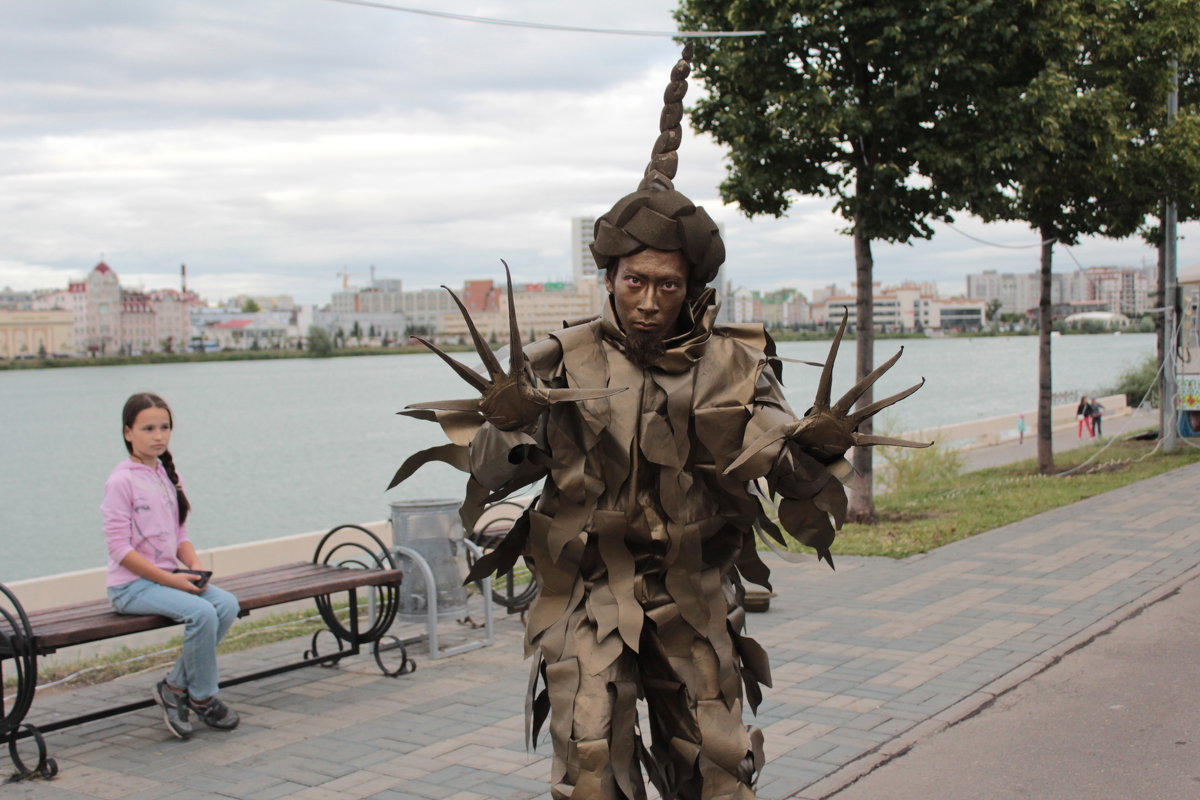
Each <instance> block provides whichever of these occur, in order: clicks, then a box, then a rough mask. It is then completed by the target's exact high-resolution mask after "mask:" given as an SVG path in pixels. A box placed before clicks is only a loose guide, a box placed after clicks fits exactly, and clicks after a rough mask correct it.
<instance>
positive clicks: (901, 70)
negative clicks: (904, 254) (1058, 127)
mask: <svg viewBox="0 0 1200 800" xmlns="http://www.w3.org/2000/svg"><path fill="white" fill-rule="evenodd" d="M1026 5H1027V4H1026V3H1025V2H1001V1H1000V0H921V2H917V0H893V1H892V2H888V3H877V2H873V0H740V2H735V3H730V2H727V1H726V0H681V3H680V8H679V10H678V11H677V12H676V17H677V19H678V20H679V22H680V24H681V27H683V28H685V29H688V30H702V29H710V30H730V29H734V30H737V29H742V30H747V29H753V30H765V31H767V33H766V34H765V35H763V36H757V37H747V38H722V39H697V40H695V55H696V59H695V61H696V72H697V74H698V76H699V78H700V79H701V80H702V81H703V83H704V85H705V87H706V89H707V90H708V93H707V96H706V97H704V98H701V99H700V100H699V101H698V103H697V105H696V108H695V111H694V113H693V115H692V124H693V126H694V127H695V128H696V129H697V130H699V131H702V132H705V133H709V134H711V135H712V136H713V137H714V138H715V139H716V140H717V141H718V142H720V143H721V144H724V145H726V146H728V147H729V164H728V167H727V175H726V178H725V180H724V182H723V183H722V184H721V195H722V197H723V198H724V199H725V200H726V201H729V202H736V203H737V204H738V205H739V207H740V208H741V210H742V212H743V213H745V214H747V215H748V216H754V215H757V214H772V215H774V216H781V215H783V214H784V213H786V211H787V209H788V207H789V205H790V204H791V202H792V199H793V197H794V196H795V194H797V193H799V194H802V195H822V196H828V197H832V198H834V199H835V204H834V209H835V210H836V211H837V212H838V213H839V214H841V215H842V217H843V218H845V219H846V220H847V221H848V223H849V228H848V229H847V231H846V232H848V233H850V235H851V236H852V237H853V241H854V259H855V275H856V278H857V281H856V282H857V287H858V288H857V292H858V295H857V302H856V310H857V318H858V330H857V359H856V369H855V373H856V377H858V378H861V377H863V376H865V375H867V374H868V373H869V372H870V371H871V370H872V368H873V366H874V352H873V351H874V338H875V337H874V319H873V314H872V312H873V302H872V300H873V298H872V284H873V268H874V262H873V257H872V253H871V244H872V242H874V241H878V240H882V241H887V242H910V241H912V240H913V239H922V238H929V237H930V236H932V234H933V230H932V228H931V227H930V224H929V221H930V220H931V219H949V218H950V213H951V212H952V211H954V210H956V209H960V208H963V207H964V206H966V205H967V204H968V203H970V202H971V201H972V200H973V199H976V198H978V197H979V196H980V195H983V194H986V193H987V192H989V191H991V190H992V188H993V185H992V184H991V183H990V182H988V181H987V180H986V179H981V178H980V176H981V175H984V176H986V172H983V171H981V170H979V169H978V165H981V164H986V163H987V162H988V160H989V159H990V152H989V147H990V145H991V143H990V142H988V141H986V140H985V139H984V138H983V137H981V136H980V135H979V129H980V120H979V119H978V117H979V116H980V114H981V110H982V109H986V108H987V107H988V103H989V101H990V97H991V96H992V95H993V94H994V93H995V92H996V91H997V90H998V89H999V88H1003V84H1004V82H1005V81H1010V80H1013V76H1014V75H1019V74H1020V72H1021V64H1020V63H1019V62H1018V61H1017V58H1018V54H1017V53H1016V48H1015V47H1014V42H1015V41H1016V40H1017V39H1018V37H1019V36H1020V35H1021V34H1020V30H1021V29H1020V25H1021V21H1022V14H1024V13H1025V12H1026V10H1027V9H1026V8H1025V6H1026ZM998 84H1000V85H999V86H998ZM943 178H944V179H943ZM872 400H873V397H872V393H871V392H870V391H868V392H867V393H866V394H865V395H864V396H863V397H862V398H861V400H860V401H859V403H860V406H861V405H866V404H868V403H870V402H872ZM870 424H871V423H870V421H867V422H865V423H864V424H863V425H862V426H861V428H860V429H861V430H862V431H863V432H864V433H866V432H869V431H870ZM853 461H854V465H855V467H856V469H857V471H858V473H859V475H860V479H859V481H858V483H857V485H856V487H855V492H854V505H853V506H852V508H851V515H852V516H853V517H857V518H859V519H863V518H871V517H873V516H874V500H873V497H872V491H873V489H872V461H871V451H870V449H869V448H855V450H854V453H853Z"/></svg>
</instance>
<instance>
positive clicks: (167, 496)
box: [100, 392, 238, 739]
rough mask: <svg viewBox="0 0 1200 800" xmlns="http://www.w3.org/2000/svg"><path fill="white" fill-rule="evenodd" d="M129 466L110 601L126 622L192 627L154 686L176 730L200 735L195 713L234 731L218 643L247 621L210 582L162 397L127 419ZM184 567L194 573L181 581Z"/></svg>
mask: <svg viewBox="0 0 1200 800" xmlns="http://www.w3.org/2000/svg"><path fill="white" fill-rule="evenodd" d="M121 423H122V433H123V435H124V438H125V449H126V450H127V451H129V459H128V460H126V461H122V462H121V463H120V464H118V465H117V466H116V468H115V469H114V470H113V471H112V474H111V475H109V476H108V482H107V483H105V485H104V502H103V503H101V505H100V511H101V513H102V514H103V515H104V536H105V539H106V540H107V543H108V597H109V600H111V601H112V604H113V607H114V608H115V609H116V610H117V611H119V612H120V613H122V614H160V615H162V616H164V617H169V618H170V619H173V620H175V621H176V622H182V623H183V624H184V629H183V652H182V653H181V654H180V656H179V660H178V661H177V662H176V663H175V667H174V669H172V670H171V673H170V674H169V675H167V677H166V679H165V680H161V681H159V682H158V684H157V685H156V686H155V687H154V691H153V696H154V701H155V702H156V703H158V704H159V705H160V706H162V709H163V719H164V721H165V722H166V724H167V729H168V730H169V731H170V732H171V733H172V734H173V735H174V736H177V737H178V738H180V739H187V738H188V737H190V736H191V735H192V724H191V722H190V720H189V717H190V716H191V713H192V712H195V714H196V715H197V716H198V717H199V718H200V719H201V720H202V721H203V722H204V723H205V724H207V725H208V726H209V727H212V728H216V729H218V730H233V729H234V728H236V727H237V724H238V715H237V712H235V711H234V710H233V709H231V708H229V706H227V705H225V704H224V703H223V702H221V700H220V699H218V698H217V643H218V642H220V641H221V638H222V637H223V636H224V635H225V632H226V631H228V630H229V626H230V625H232V624H233V621H234V620H235V619H236V618H237V613H238V601H237V598H236V597H234V596H233V595H232V594H230V593H229V592H227V591H225V590H224V589H219V588H217V587H216V586H212V585H210V584H208V583H207V578H208V574H207V573H206V574H200V573H202V572H203V570H202V569H201V566H202V565H201V563H200V559H199V558H198V557H197V555H196V548H195V547H193V546H192V543H191V541H190V540H189V539H188V534H187V526H186V525H185V524H184V523H185V521H186V520H187V515H188V510H189V508H190V504H189V503H188V499H187V495H185V494H184V493H183V483H182V481H181V480H180V479H179V473H178V472H176V470H175V461H174V459H173V458H172V457H171V451H170V450H168V449H167V445H168V444H169V443H170V441H171V429H172V427H173V420H172V418H171V409H170V408H169V407H168V406H167V404H166V402H165V401H163V399H162V398H161V397H159V396H158V395H156V394H150V393H148V392H146V393H141V394H135V395H133V396H132V397H130V398H129V399H128V400H127V401H126V402H125V408H124V411H123V412H122V414H121ZM180 564H183V565H184V567H185V568H186V569H188V570H192V571H193V573H194V574H193V573H187V572H178V571H176V570H177V569H178V568H179V565H180Z"/></svg>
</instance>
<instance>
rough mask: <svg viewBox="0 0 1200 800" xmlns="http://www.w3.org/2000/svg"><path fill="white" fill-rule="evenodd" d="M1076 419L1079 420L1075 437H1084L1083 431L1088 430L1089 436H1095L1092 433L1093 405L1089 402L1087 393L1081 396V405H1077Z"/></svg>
mask: <svg viewBox="0 0 1200 800" xmlns="http://www.w3.org/2000/svg"><path fill="white" fill-rule="evenodd" d="M1075 420H1076V421H1077V422H1078V425H1077V426H1076V427H1077V430H1076V433H1075V437H1076V438H1077V439H1082V438H1083V432H1084V431H1085V430H1086V431H1087V434H1088V436H1089V437H1095V434H1094V433H1092V406H1091V403H1089V402H1088V399H1087V395H1082V396H1080V398H1079V405H1077V406H1075Z"/></svg>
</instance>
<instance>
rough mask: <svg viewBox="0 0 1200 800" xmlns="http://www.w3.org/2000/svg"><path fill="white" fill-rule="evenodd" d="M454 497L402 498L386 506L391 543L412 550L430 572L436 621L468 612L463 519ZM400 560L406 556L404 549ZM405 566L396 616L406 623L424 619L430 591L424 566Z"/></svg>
mask: <svg viewBox="0 0 1200 800" xmlns="http://www.w3.org/2000/svg"><path fill="white" fill-rule="evenodd" d="M458 506H459V501H458V500H403V501H398V502H395V503H392V504H391V507H392V543H393V544H394V545H395V546H396V547H406V548H410V549H411V550H413V551H415V552H416V553H417V554H418V555H419V556H420V557H421V558H422V559H423V560H424V561H425V563H426V564H428V565H429V569H430V571H432V573H433V582H434V586H433V591H434V592H436V597H437V611H438V619H460V618H462V617H465V616H466V615H467V588H466V587H465V586H463V580H464V579H465V578H466V570H465V569H464V566H465V563H464V562H465V557H464V548H465V545H464V544H463V527H462V521H461V520H460V519H459V516H458ZM400 556H401V558H403V559H404V560H406V561H407V560H410V559H409V558H408V557H407V556H406V555H405V554H404V553H401V554H400ZM414 566H415V565H406V566H405V569H404V583H403V584H402V585H401V588H400V609H399V612H398V613H397V616H398V617H400V618H401V619H403V620H405V621H407V622H424V621H425V620H426V615H427V612H428V608H429V590H428V589H427V588H426V585H425V583H426V579H425V576H424V574H423V570H420V569H414V568H413V567H414Z"/></svg>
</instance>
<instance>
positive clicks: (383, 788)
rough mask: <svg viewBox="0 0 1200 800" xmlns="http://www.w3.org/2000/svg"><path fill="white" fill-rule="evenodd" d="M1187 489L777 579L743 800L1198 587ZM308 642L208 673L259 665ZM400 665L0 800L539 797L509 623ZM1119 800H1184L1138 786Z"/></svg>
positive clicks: (921, 721) (815, 776) (101, 761)
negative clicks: (750, 786) (753, 758)
mask: <svg viewBox="0 0 1200 800" xmlns="http://www.w3.org/2000/svg"><path fill="white" fill-rule="evenodd" d="M1198 481H1200V464H1195V465H1191V466H1188V467H1183V468H1181V469H1178V470H1175V471H1173V472H1169V473H1166V474H1164V475H1160V476H1157V477H1154V478H1150V479H1148V480H1145V481H1141V482H1139V483H1136V484H1132V485H1130V486H1126V487H1124V488H1122V489H1118V490H1115V491H1113V492H1109V493H1106V494H1102V495H1098V496H1096V497H1092V498H1089V499H1087V500H1084V501H1081V502H1079V503H1075V504H1073V505H1070V506H1066V507H1063V508H1059V509H1055V510H1053V511H1048V512H1045V513H1043V514H1038V515H1036V516H1033V517H1030V518H1028V519H1025V520H1022V521H1021V522H1018V523H1014V524H1012V525H1007V526H1005V527H1003V528H998V529H996V530H993V531H989V532H987V533H984V534H980V535H978V536H975V537H972V538H970V539H966V540H962V541H959V542H955V543H954V544H951V545H947V546H945V547H942V548H940V549H938V550H936V551H934V552H932V553H928V554H925V555H921V556H916V557H912V558H908V559H904V560H900V561H893V560H889V559H883V558H842V559H840V560H839V561H838V571H837V572H831V571H830V570H828V569H827V568H826V567H824V566H823V565H819V564H817V563H816V562H815V560H811V561H808V562H805V563H801V564H782V563H778V562H774V561H773V562H772V564H771V566H772V569H773V570H774V573H775V581H776V584H777V587H776V588H777V592H778V596H777V597H776V598H775V599H774V600H773V601H772V605H771V609H770V611H768V612H767V613H766V614H764V615H761V616H759V615H750V617H749V620H748V624H749V627H750V633H751V634H752V635H753V636H755V637H756V638H758V639H759V640H760V641H761V642H762V643H763V645H764V646H765V647H766V649H767V651H768V652H769V653H770V656H771V663H772V672H773V677H774V686H773V688H771V689H768V690H766V692H765V700H764V702H763V705H762V706H761V708H760V711H759V715H758V719H757V724H759V725H760V726H761V727H762V728H763V729H764V732H765V734H766V747H767V758H768V760H767V764H766V767H765V769H764V772H763V775H762V778H761V781H760V784H759V791H758V796H759V797H760V798H762V800H783V798H798V799H799V800H818V799H819V798H824V797H827V796H829V795H830V794H832V793H833V792H836V791H838V790H839V789H841V788H843V787H845V786H846V785H847V784H848V783H850V782H851V781H852V780H854V779H855V778H857V777H858V776H859V775H861V774H862V773H863V772H865V771H867V770H869V769H870V768H872V767H874V766H876V765H878V764H880V763H883V762H884V761H886V760H887V759H889V758H891V757H892V756H894V755H896V754H898V753H901V752H903V751H904V750H906V749H907V748H909V747H911V746H912V745H913V744H914V743H916V742H920V741H922V740H924V739H926V738H928V737H930V736H932V735H935V734H937V733H938V732H940V731H943V730H945V729H946V728H947V726H949V725H951V724H952V723H954V722H956V721H958V720H961V719H964V718H966V717H969V716H971V715H973V714H975V713H976V712H977V711H978V710H979V709H980V708H982V707H984V706H986V705H988V704H989V703H991V702H993V700H994V699H995V698H996V697H997V696H998V695H1000V694H1002V693H1004V692H1007V691H1008V690H1010V689H1012V688H1013V687H1015V686H1018V685H1020V684H1021V683H1022V682H1024V681H1026V680H1028V679H1029V678H1030V677H1032V676H1034V675H1036V674H1038V673H1039V672H1041V671H1042V670H1044V669H1046V668H1047V667H1049V666H1050V665H1052V664H1054V663H1056V662H1057V660H1058V659H1059V658H1061V657H1062V656H1063V655H1064V654H1066V653H1068V652H1070V651H1072V650H1074V649H1076V648H1077V647H1079V646H1081V645H1084V644H1086V643H1087V642H1089V641H1091V640H1092V639H1093V638H1095V637H1096V636H1098V635H1099V634H1101V633H1103V632H1105V631H1108V630H1111V629H1112V628H1113V626H1115V625H1117V624H1119V623H1120V622H1122V621H1123V620H1125V619H1128V618H1129V617H1131V616H1133V615H1136V614H1137V613H1138V612H1139V611H1140V610H1141V609H1143V608H1145V607H1146V606H1147V605H1150V604H1152V603H1154V602H1156V601H1158V600H1160V599H1161V598H1163V597H1165V596H1168V595H1169V594H1170V593H1171V592H1173V591H1175V589H1177V588H1178V587H1179V586H1183V585H1185V584H1187V583H1188V582H1189V581H1190V580H1192V579H1194V577H1195V576H1196V575H1198V574H1200V495H1197V493H1196V491H1195V487H1196V485H1197V482H1198ZM305 644H306V643H305V642H299V641H293V642H289V643H283V644H279V645H273V646H271V647H270V648H261V649H258V650H255V651H248V652H245V653H242V654H238V655H236V656H231V657H229V658H228V659H227V661H226V665H227V668H228V669H229V670H230V671H231V672H233V671H236V669H237V664H239V663H241V664H253V665H254V666H255V667H259V666H262V665H263V662H264V661H268V660H269V659H271V658H285V657H292V656H294V652H292V651H288V648H292V650H293V651H294V649H295V648H302V647H304V646H305ZM417 657H418V659H419V660H420V667H419V668H418V670H417V671H416V672H415V673H413V674H412V675H410V676H407V677H402V678H398V679H390V678H385V677H381V676H380V675H379V674H378V673H377V672H376V671H375V669H374V665H373V664H372V663H371V662H370V660H369V659H367V658H363V659H359V660H357V661H354V662H351V663H348V664H345V665H343V666H342V667H340V668H338V669H335V670H323V669H319V668H314V669H310V670H303V671H300V672H296V673H291V674H288V675H285V676H279V677H277V678H274V679H270V680H268V681H264V682H260V683H254V684H247V685H243V686H239V687H235V688H232V689H230V690H228V693H227V695H226V697H227V699H229V700H231V701H232V702H233V703H235V704H236V706H237V707H238V708H239V710H240V711H241V712H242V714H243V722H242V726H241V727H240V728H239V729H238V730H237V731H235V732H233V733H230V734H220V733H215V732H208V731H202V732H201V733H199V734H198V735H197V736H196V737H195V738H194V739H193V740H191V741H189V742H178V741H176V740H174V739H173V738H172V737H171V736H170V734H169V733H167V731H166V730H165V729H164V728H163V727H162V722H161V718H160V716H159V715H158V714H157V713H155V712H154V711H149V710H148V711H144V712H139V713H136V714H132V715H128V716H126V717H123V718H117V719H111V720H107V721H105V722H103V723H93V724H90V725H86V726H82V727H79V728H76V729H73V730H72V731H69V732H59V733H55V734H53V735H52V736H51V737H50V739H49V743H50V746H51V748H52V750H53V751H54V754H55V755H56V756H57V757H58V758H59V760H60V765H61V768H62V775H61V777H60V778H59V779H57V780H55V781H53V782H49V783H33V784H24V785H20V786H14V787H6V788H5V790H4V791H5V793H6V796H8V795H11V796H13V797H15V798H21V799H22V800H85V799H92V798H103V799H104V800H115V799H116V798H135V797H137V798H147V800H149V799H150V798H160V797H173V798H174V797H182V798H187V799H188V800H228V799H229V798H238V799H239V800H273V799H274V798H282V797H289V798H301V800H306V799H307V800H325V799H326V798H372V799H373V800H419V799H420V798H449V799H450V800H534V799H535V798H536V800H546V798H549V793H548V791H547V784H546V780H547V776H548V774H549V758H548V757H547V755H546V751H545V747H546V746H545V745H543V746H542V748H541V749H540V750H539V751H538V752H535V753H527V752H526V751H525V749H524V746H523V745H522V735H523V724H524V723H523V703H524V699H523V698H524V691H525V683H526V673H527V664H526V663H525V662H524V661H523V658H522V648H521V632H520V624H519V622H518V621H517V620H516V619H515V618H507V619H504V620H501V621H500V624H499V625H498V639H497V644H496V645H495V646H493V647H490V648H485V649H483V650H476V651H473V652H470V653H466V654H463V655H460V656H455V657H453V658H450V659H446V660H444V661H437V662H431V661H429V660H428V659H427V658H423V657H422V656H421V655H420V654H418V656H417ZM1146 657H1147V658H1152V657H1153V653H1147V654H1146ZM155 677H156V676H154V675H141V676H133V677H129V678H125V679H122V680H120V681H116V682H113V683H111V684H106V685H104V686H99V687H93V688H88V689H80V690H75V691H70V692H64V693H63V694H61V695H58V696H56V697H51V698H47V700H48V702H45V703H40V702H39V703H38V704H36V705H35V712H34V714H32V715H31V717H30V720H29V721H31V722H37V721H38V719H39V718H43V719H44V718H45V717H44V715H45V714H46V713H47V712H48V711H49V710H50V709H53V708H64V709H65V708H67V707H77V706H78V705H79V704H81V703H83V702H85V701H86V702H92V703H94V702H97V700H99V701H101V702H111V701H115V700H116V699H117V698H118V697H141V696H143V695H144V694H145V693H146V692H147V691H148V688H149V686H150V685H151V684H152V683H153V680H154V679H155ZM1180 752H1181V753H1183V752H1184V751H1182V750H1181V751H1180ZM1188 752H1189V753H1191V752H1194V748H1193V750H1189V751H1188ZM1185 755H1186V754H1185ZM1096 757H1097V758H1103V754H1102V753H1101V754H1099V755H1097V756H1096ZM1190 763H1194V759H1193V761H1192V762H1190ZM961 766H962V768H967V765H961ZM1010 767H1011V769H1013V770H1019V769H1020V768H1021V765H1020V764H1011V765H1010ZM1168 777H1170V776H1168ZM1034 796H1054V795H1053V794H1049V793H1043V794H1040V795H1038V794H1035V795H1034ZM1097 796H1098V797H1103V796H1104V795H1097ZM1135 796H1140V797H1174V796H1182V795H1171V794H1163V793H1159V792H1156V791H1155V789H1154V784H1150V786H1149V788H1148V789H1147V790H1146V791H1143V792H1141V793H1140V794H1138V795H1135Z"/></svg>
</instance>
